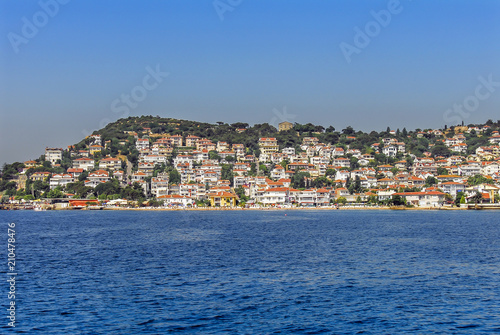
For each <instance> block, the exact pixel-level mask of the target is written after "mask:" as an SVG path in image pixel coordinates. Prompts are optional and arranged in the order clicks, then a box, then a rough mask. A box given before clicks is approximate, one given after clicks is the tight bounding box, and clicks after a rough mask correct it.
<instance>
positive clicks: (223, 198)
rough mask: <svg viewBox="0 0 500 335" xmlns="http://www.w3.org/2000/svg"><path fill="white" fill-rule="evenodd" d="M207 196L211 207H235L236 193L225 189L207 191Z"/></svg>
mask: <svg viewBox="0 0 500 335" xmlns="http://www.w3.org/2000/svg"><path fill="white" fill-rule="evenodd" d="M207 196H208V199H209V200H210V205H211V206H212V207H235V206H236V200H237V199H238V196H237V195H236V194H233V193H229V192H225V191H219V192H215V193H209V194H208V195H207Z"/></svg>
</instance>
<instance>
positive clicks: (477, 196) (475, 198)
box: [470, 191, 483, 204]
mask: <svg viewBox="0 0 500 335" xmlns="http://www.w3.org/2000/svg"><path fill="white" fill-rule="evenodd" d="M470 199H471V201H472V202H474V203H475V204H478V203H480V202H481V201H482V200H483V195H482V194H481V193H479V192H477V191H476V194H475V195H473V196H472V197H471V198H470Z"/></svg>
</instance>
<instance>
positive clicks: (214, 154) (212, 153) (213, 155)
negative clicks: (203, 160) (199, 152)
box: [208, 150, 220, 161]
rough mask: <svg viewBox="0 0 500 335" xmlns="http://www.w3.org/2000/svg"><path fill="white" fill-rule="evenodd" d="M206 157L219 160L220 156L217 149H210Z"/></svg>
mask: <svg viewBox="0 0 500 335" xmlns="http://www.w3.org/2000/svg"><path fill="white" fill-rule="evenodd" d="M208 158H209V159H215V160H218V161H220V156H219V154H218V153H217V151H215V150H211V151H209V152H208Z"/></svg>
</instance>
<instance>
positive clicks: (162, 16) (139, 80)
mask: <svg viewBox="0 0 500 335" xmlns="http://www.w3.org/2000/svg"><path fill="white" fill-rule="evenodd" d="M59 1H60V2H58V1H56V0H42V1H38V2H37V1H18V0H6V1H2V2H1V3H0V15H1V20H0V21H1V23H0V36H1V37H2V38H1V42H0V48H1V49H0V50H1V56H0V163H4V162H12V161H16V160H18V161H24V160H27V159H31V158H37V157H39V156H40V155H41V154H42V153H43V150H44V148H45V147H46V146H50V147H64V146H66V145H69V144H73V143H76V142H77V141H79V140H80V139H81V138H82V137H83V136H84V135H85V134H87V133H90V132H92V131H93V130H96V129H99V128H101V127H102V126H103V125H104V124H105V123H106V122H109V121H115V120H117V119H118V118H119V117H121V116H126V115H143V114H147V115H160V116H164V117H175V118H182V119H189V120H199V121H206V122H216V121H224V122H235V121H243V122H248V123H250V124H254V123H264V122H269V123H274V124H277V123H278V122H280V121H281V120H283V119H287V120H289V121H292V122H299V123H307V122H312V123H315V124H322V125H325V126H327V125H333V126H334V127H335V128H336V129H338V130H340V129H342V128H344V127H345V126H347V125H351V126H353V127H354V128H355V129H361V130H365V131H369V130H385V129H386V127H387V126H390V127H391V128H403V127H406V128H407V129H415V128H435V127H442V126H443V125H444V124H448V125H450V124H453V123H454V122H457V121H461V120H463V121H464V122H465V123H466V124H468V123H480V122H485V121H486V120H487V119H490V118H491V119H494V120H497V119H500V117H499V116H500V114H499V110H500V108H499V107H500V84H493V86H491V85H490V86H489V88H490V90H489V91H488V88H487V87H482V88H480V92H481V95H480V96H481V99H476V100H475V101H474V99H473V97H474V96H476V88H477V86H478V85H483V84H482V82H484V80H486V81H488V76H490V82H491V81H493V82H494V83H496V82H500V61H499V60H500V43H499V42H498V41H499V38H498V37H499V36H500V23H499V22H500V20H499V19H498V18H499V17H500V2H498V1H494V0H490V1H488V0H485V1H480V2H478V1H472V0H471V1H457V0H455V1H430V0H427V1H425V0H419V1H417V0H413V1H409V0H401V1H399V3H398V2H397V1H352V0H346V1H315V0H307V1H306V0H303V1H291V0H288V1H284V0H282V1H277V0H266V1H264V0H252V1H250V0H243V1H238V0H216V1H190V0H182V1H181V0H179V1H123V0H122V1H118V0H115V1H112V0H111V1H91V0H88V1H77V0H73V1H68V0H64V1H63V0H59ZM55 4H57V8H56V5H55ZM381 11H382V12H381ZM373 13H379V15H380V17H382V18H384V19H385V22H383V23H384V24H383V25H382V24H381V23H378V22H377V21H376V20H375V18H374V14H373ZM384 13H385V14H387V13H389V15H390V19H388V16H387V15H386V16H384ZM31 25H32V28H33V27H34V28H35V31H33V30H31V31H30V29H29V28H30V27H29V26H31ZM356 28H359V30H356ZM367 29H368V30H367ZM370 29H372V30H370ZM356 31H361V32H362V34H367V33H368V35H366V36H367V38H368V39H369V43H366V40H365V41H361V42H364V44H363V43H359V42H360V40H358V44H356V43H355V38H356V34H357V33H356ZM358 37H359V36H358ZM342 43H344V44H342ZM341 45H344V46H345V45H350V46H352V47H353V48H356V50H357V51H356V52H355V53H352V54H349V57H345V54H344V53H343V51H342V48H341ZM350 50H353V49H350ZM348 60H349V61H348ZM157 69H158V70H159V71H160V72H161V73H163V75H161V76H160V77H159V78H160V80H159V81H155V80H154V78H153V77H151V75H150V72H151V71H152V72H154V71H155V70H157ZM167 72H168V75H165V73H167ZM148 75H149V76H150V77H147V76H148ZM146 77H147V78H146ZM145 78H146V86H148V89H145V86H144V80H145ZM479 78H482V79H484V80H483V81H481V79H479ZM495 85H496V86H495ZM153 86H154V88H153ZM483 86H484V85H483ZM127 95H128V96H132V99H135V100H132V101H131V102H130V101H129V105H127V103H126V102H125V100H123V96H127ZM486 95H487V96H488V97H487V98H486V97H485V96H486ZM134 97H135V98H134ZM471 97H472V100H471V99H470V98H471ZM117 99H118V100H117ZM464 102H467V103H469V111H466V112H465V113H464V112H462V113H458V112H456V111H453V110H450V111H448V113H446V111H447V110H448V109H453V105H454V104H463V103H464ZM113 103H115V104H114V105H113ZM113 106H114V107H113Z"/></svg>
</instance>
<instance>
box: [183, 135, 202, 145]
mask: <svg viewBox="0 0 500 335" xmlns="http://www.w3.org/2000/svg"><path fill="white" fill-rule="evenodd" d="M199 139H200V138H199V137H198V136H194V135H188V136H186V147H196V142H198V140H199Z"/></svg>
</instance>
